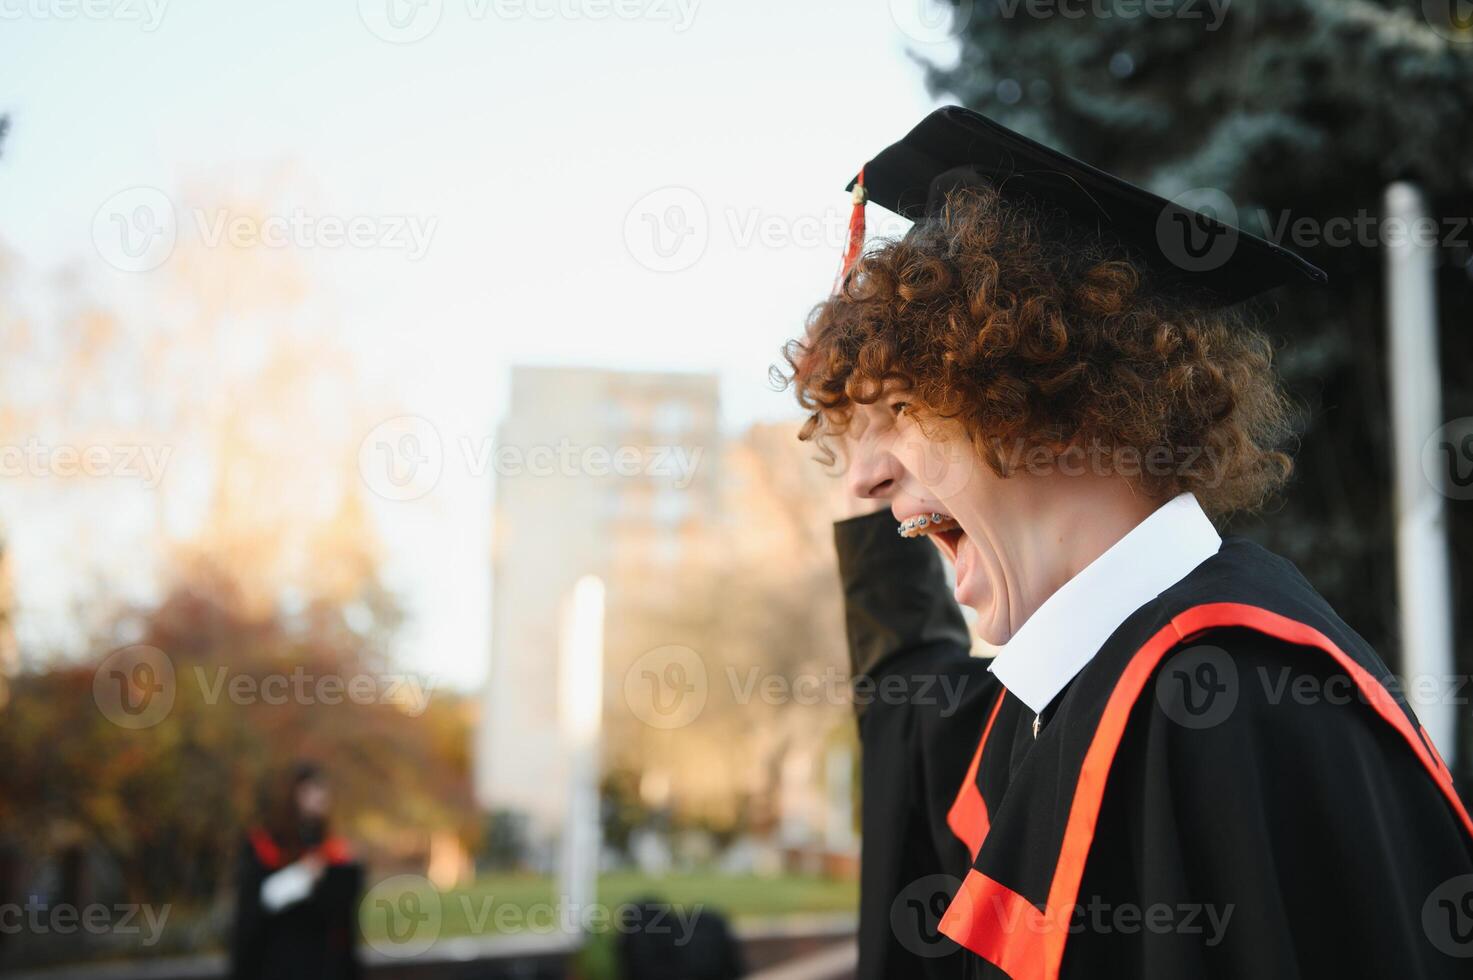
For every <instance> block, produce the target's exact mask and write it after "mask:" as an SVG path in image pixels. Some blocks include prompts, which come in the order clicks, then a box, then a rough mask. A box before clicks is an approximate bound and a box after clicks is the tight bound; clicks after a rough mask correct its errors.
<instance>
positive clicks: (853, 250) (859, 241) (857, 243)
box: [833, 167, 866, 293]
mask: <svg viewBox="0 0 1473 980" xmlns="http://www.w3.org/2000/svg"><path fill="white" fill-rule="evenodd" d="M865 200H866V196H865V191H864V168H863V167H860V168H859V176H858V177H856V178H855V179H854V210H853V211H851V212H849V242H848V245H847V246H846V247H845V248H844V262H843V264H842V265H840V266H839V275H838V276H837V277H835V279H834V290H833V291H834V292H836V293H837V292H838V291H839V289H840V288H842V287H843V285H844V281H845V280H846V279H848V278H849V270H850V269H853V268H854V263H856V262H858V261H859V253H860V252H863V251H864V202H865Z"/></svg>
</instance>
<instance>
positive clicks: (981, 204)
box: [785, 185, 1291, 516]
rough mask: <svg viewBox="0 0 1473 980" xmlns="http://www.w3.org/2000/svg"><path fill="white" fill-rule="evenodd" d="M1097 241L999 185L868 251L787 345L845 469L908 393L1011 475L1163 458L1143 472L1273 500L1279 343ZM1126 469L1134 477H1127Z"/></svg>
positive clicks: (1155, 487) (814, 431)
mask: <svg viewBox="0 0 1473 980" xmlns="http://www.w3.org/2000/svg"><path fill="white" fill-rule="evenodd" d="M1146 268H1147V267H1145V266H1143V265H1142V264H1140V263H1138V262H1134V261H1132V259H1131V257H1130V256H1129V255H1127V254H1125V253H1124V252H1123V251H1122V249H1121V247H1120V246H1119V245H1118V244H1115V243H1113V242H1112V241H1110V240H1109V239H1106V238H1105V237H1103V236H1101V235H1099V234H1097V233H1078V232H1069V231H1067V230H1064V229H1062V228H1061V227H1060V226H1059V225H1058V224H1057V223H1056V222H1053V221H1051V220H1050V219H1049V218H1048V217H1047V216H1044V215H1041V214H1040V213H1038V212H1037V211H1035V210H1033V209H1032V208H1031V207H1030V206H1028V205H1027V204H1024V203H1020V202H1018V201H1015V200H1009V199H1005V198H1002V197H1001V196H999V195H998V193H997V192H996V191H995V190H994V189H992V188H991V187H989V186H985V185H984V186H968V187H963V188H960V189H958V190H955V191H953V192H952V193H951V194H950V195H949V196H948V198H947V201H946V204H945V206H944V207H943V208H942V209H941V210H940V211H939V213H938V214H936V215H935V216H934V217H932V218H929V219H926V220H924V221H922V222H920V223H919V224H917V225H916V226H915V227H914V228H912V229H911V230H910V231H909V232H908V233H907V234H905V235H904V236H903V237H901V238H899V239H894V240H888V241H885V242H883V243H881V244H879V245H878V247H874V248H872V249H871V250H870V251H868V252H867V253H866V254H865V255H864V256H862V257H861V259H860V260H859V262H858V263H857V264H856V266H855V269H854V270H853V272H852V273H851V274H850V276H849V277H848V279H847V280H846V282H845V283H844V286H843V288H842V289H841V290H840V291H839V292H838V293H837V294H835V295H834V296H832V297H831V298H829V299H828V300H827V301H825V302H823V303H821V304H820V305H819V306H817V307H816V308H815V309H814V311H813V313H812V314H811V315H810V317H809V320H808V327H807V333H806V337H805V338H803V339H801V340H793V341H790V342H789V343H788V345H787V347H786V349H785V356H786V358H787V361H788V365H789V372H788V374H787V375H786V379H787V380H788V381H789V382H791V383H792V384H793V385H794V387H795V389H796V392H797V396H798V401H799V404H801V405H802V406H803V407H804V408H806V409H808V410H810V411H811V412H812V415H811V416H810V417H809V419H808V421H807V423H806V424H805V425H804V427H803V430H802V433H801V436H802V438H805V439H816V440H817V441H818V443H819V445H820V446H821V447H823V452H824V454H825V456H826V457H827V458H828V459H829V460H830V461H832V459H833V458H834V456H833V452H832V450H831V449H830V448H829V447H827V445H826V444H825V443H824V440H823V437H824V435H826V434H839V433H842V432H843V431H844V429H845V427H846V426H847V424H848V421H849V417H850V415H851V412H852V408H853V405H854V404H855V403H860V404H872V403H874V402H875V401H877V400H878V399H879V398H880V397H881V396H882V395H883V394H884V393H885V392H886V391H887V390H888V388H887V385H891V384H893V385H898V386H899V387H901V388H903V389H905V390H906V391H907V396H906V397H907V400H908V401H911V402H912V403H913V404H916V405H917V406H918V407H919V408H920V409H921V412H922V415H921V418H922V419H923V420H924V418H926V417H937V418H946V419H955V420H957V421H959V422H960V423H962V425H963V426H964V428H965V431H966V432H967V433H968V434H969V435H970V437H971V439H972V442H973V444H974V445H975V446H976V447H977V449H978V451H979V453H980V454H981V456H982V458H983V459H985V460H986V461H987V463H988V465H989V466H990V467H991V468H992V469H993V470H994V472H996V473H998V475H1000V476H1007V475H1008V473H1009V472H1010V471H1011V469H1012V464H1010V462H1009V460H1013V461H1016V459H1017V458H1018V455H1017V450H1018V448H1019V447H1024V448H1026V449H1028V450H1030V451H1034V450H1036V449H1037V448H1039V447H1043V448H1045V449H1046V450H1048V451H1049V452H1052V453H1057V452H1059V451H1060V450H1061V449H1064V448H1068V447H1074V448H1079V447H1086V446H1088V447H1094V448H1095V449H1096V450H1103V452H1104V453H1105V454H1106V457H1107V458H1109V459H1118V458H1119V454H1120V452H1121V451H1122V450H1129V451H1132V452H1133V453H1135V454H1137V455H1136V456H1135V458H1136V459H1140V458H1141V455H1140V454H1145V453H1150V452H1155V453H1158V456H1157V457H1156V459H1158V460H1163V461H1164V460H1165V459H1166V456H1165V455H1159V454H1163V453H1169V454H1170V459H1171V465H1169V466H1140V467H1138V468H1137V469H1136V470H1135V471H1133V472H1131V473H1130V476H1131V478H1132V479H1133V480H1135V481H1136V483H1137V484H1138V485H1139V486H1141V488H1142V489H1143V490H1144V491H1145V492H1147V493H1149V494H1151V495H1154V496H1159V497H1162V498H1165V497H1169V496H1172V495H1174V494H1177V493H1180V492H1182V491H1191V492H1193V493H1195V494H1196V496H1197V498H1198V500H1199V501H1201V503H1202V506H1203V507H1204V509H1206V510H1207V512H1208V513H1209V514H1213V515H1214V516H1221V515H1226V514H1229V513H1231V512H1234V511H1238V510H1251V509H1254V508H1257V507H1259V506H1261V505H1262V504H1263V503H1264V502H1265V501H1266V499H1267V498H1269V497H1270V496H1271V495H1272V494H1273V493H1274V492H1275V491H1276V490H1278V489H1279V488H1280V487H1281V486H1282V484H1283V483H1284V481H1285V479H1286V478H1287V477H1288V474H1289V470H1290V461H1289V457H1288V455H1287V454H1285V453H1284V452H1283V451H1282V450H1281V447H1282V445H1283V444H1284V443H1285V442H1286V441H1287V440H1288V438H1289V437H1290V435H1291V428H1290V425H1289V411H1288V403H1287V401H1286V399H1285V397H1284V394H1283V392H1282V389H1281V388H1280V386H1279V384H1278V381H1277V379H1276V377H1275V375H1274V373H1273V370H1272V367H1271V353H1272V352H1271V348H1270V346H1269V344H1268V342H1267V340H1266V339H1265V338H1264V337H1263V336H1262V335H1261V334H1260V333H1259V332H1257V331H1256V330H1255V329H1254V328H1253V325H1252V323H1251V322H1250V321H1249V319H1248V318H1247V317H1246V316H1245V315H1243V314H1242V313H1241V312H1238V311H1232V310H1227V311H1225V310H1220V309H1212V308H1208V307H1205V306H1201V305H1198V304H1194V303H1192V302H1191V301H1190V300H1188V299H1185V298H1183V297H1181V296H1180V295H1174V294H1171V293H1168V292H1166V291H1165V290H1164V289H1156V288H1154V284H1153V283H1152V281H1151V279H1150V275H1149V272H1148V271H1146ZM1122 472H1123V470H1122Z"/></svg>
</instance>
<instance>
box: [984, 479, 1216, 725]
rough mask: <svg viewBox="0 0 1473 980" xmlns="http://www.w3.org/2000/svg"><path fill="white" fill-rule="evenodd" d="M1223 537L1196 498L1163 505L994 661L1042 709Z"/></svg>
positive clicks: (1003, 677) (1048, 604)
mask: <svg viewBox="0 0 1473 980" xmlns="http://www.w3.org/2000/svg"><path fill="white" fill-rule="evenodd" d="M1221 545H1222V538H1220V537H1219V536H1218V534H1217V529H1216V528H1214V527H1213V526H1212V521H1210V520H1209V519H1208V518H1207V515H1206V514H1205V513H1204V512H1203V511H1202V506H1201V504H1199V503H1197V498H1196V497H1194V496H1192V495H1191V494H1190V493H1183V494H1181V495H1179V496H1177V497H1175V498H1173V499H1172V500H1170V501H1168V502H1166V503H1165V504H1162V505H1161V507H1160V508H1158V509H1157V510H1156V512H1155V513H1153V514H1152V515H1151V516H1150V517H1147V518H1146V519H1145V520H1143V521H1141V522H1140V523H1139V524H1137V525H1136V526H1135V528H1133V529H1132V530H1131V531H1130V533H1128V534H1126V535H1125V537H1123V538H1121V539H1120V540H1119V541H1117V542H1115V543H1114V544H1113V545H1111V546H1110V548H1109V549H1108V550H1107V551H1106V552H1105V553H1104V554H1102V555H1100V557H1098V558H1096V559H1095V560H1094V561H1092V562H1090V563H1089V564H1088V565H1086V566H1085V567H1084V569H1083V570H1082V571H1081V572H1080V573H1079V574H1078V575H1075V576H1074V577H1073V578H1071V579H1070V580H1069V581H1067V582H1065V583H1064V584H1063V585H1062V586H1060V587H1059V590H1058V591H1057V592H1055V593H1054V594H1053V595H1051V596H1049V597H1048V598H1047V599H1045V600H1044V603H1043V605H1041V606H1039V607H1038V610H1037V611H1036V612H1035V613H1034V614H1033V615H1032V616H1029V617H1028V620H1027V622H1025V623H1024V624H1023V625H1022V627H1021V628H1019V630H1018V632H1017V633H1014V634H1013V637H1012V639H1010V640H1008V642H1007V643H1006V644H1005V645H1003V646H1002V647H999V648H998V654H997V656H996V657H994V658H993V661H992V666H991V667H990V668H989V669H990V670H991V671H992V672H993V673H994V674H996V675H997V678H998V679H999V680H1000V681H1002V684H1003V686H1004V687H1006V688H1007V689H1008V690H1009V691H1011V692H1012V693H1013V694H1014V696H1016V697H1017V698H1018V700H1020V701H1022V702H1023V703H1024V704H1026V705H1027V706H1028V707H1029V708H1030V709H1032V711H1033V713H1034V714H1038V713H1040V712H1041V711H1043V709H1044V708H1046V707H1048V705H1049V702H1051V701H1053V699H1054V698H1055V697H1056V696H1057V695H1058V693H1059V692H1060V691H1062V690H1063V689H1064V688H1065V686H1067V685H1068V683H1069V682H1070V681H1072V680H1073V679H1074V675H1076V674H1078V673H1079V671H1080V670H1082V669H1083V668H1084V665H1085V664H1087V663H1089V661H1090V658H1092V657H1093V656H1094V655H1095V654H1096V653H1098V652H1099V649H1100V647H1102V646H1104V644H1105V641H1106V640H1108V639H1109V638H1110V634H1111V633H1114V632H1115V630H1116V629H1117V628H1118V627H1119V626H1120V624H1121V623H1123V622H1125V620H1126V619H1127V618H1129V617H1130V614H1131V613H1133V612H1135V611H1136V610H1137V609H1139V608H1140V607H1141V606H1144V605H1145V604H1146V603H1148V602H1150V601H1151V600H1152V599H1154V598H1156V597H1157V596H1159V595H1160V594H1161V593H1162V592H1165V591H1166V590H1167V589H1169V588H1171V587H1172V586H1173V585H1175V584H1176V583H1177V582H1180V581H1181V580H1182V579H1184V578H1186V576H1187V573H1188V572H1190V571H1191V570H1192V569H1194V568H1196V567H1197V566H1198V565H1200V564H1202V562H1204V561H1206V560H1207V559H1208V558H1211V557H1212V556H1213V555H1215V554H1217V549H1218V548H1219V547H1220V546H1221Z"/></svg>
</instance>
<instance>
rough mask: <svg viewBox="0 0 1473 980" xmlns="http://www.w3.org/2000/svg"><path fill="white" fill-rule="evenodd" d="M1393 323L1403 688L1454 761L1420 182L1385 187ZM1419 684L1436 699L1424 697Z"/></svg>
mask: <svg viewBox="0 0 1473 980" xmlns="http://www.w3.org/2000/svg"><path fill="white" fill-rule="evenodd" d="M1385 212H1386V220H1387V222H1388V229H1387V231H1388V234H1387V236H1386V238H1387V247H1386V322H1387V329H1388V331H1389V334H1390V337H1389V344H1388V348H1389V350H1390V377H1391V425H1392V436H1393V440H1392V441H1393V446H1394V451H1393V455H1392V478H1393V481H1394V484H1395V491H1396V492H1395V507H1396V584H1397V599H1398V607H1399V608H1400V611H1401V649H1402V661H1401V662H1402V671H1403V673H1404V674H1405V681H1406V683H1407V687H1406V693H1407V695H1408V700H1410V701H1411V702H1412V707H1413V709H1414V710H1415V711H1416V712H1417V717H1418V718H1420V719H1421V721H1422V725H1423V726H1424V727H1425V728H1426V729H1427V734H1428V735H1430V736H1431V738H1432V741H1433V743H1434V744H1436V746H1437V748H1438V750H1439V751H1440V752H1441V753H1442V756H1443V758H1444V759H1445V760H1446V761H1447V763H1448V765H1449V766H1451V765H1452V764H1453V757H1454V756H1455V755H1456V754H1457V745H1456V741H1455V739H1456V714H1455V712H1454V711H1453V706H1452V704H1451V703H1450V701H1451V699H1449V698H1446V697H1444V696H1443V695H1445V694H1446V693H1447V692H1449V691H1450V690H1451V688H1450V687H1449V684H1450V681H1451V678H1452V673H1453V638H1452V600H1451V595H1450V587H1449V569H1448V555H1447V528H1446V520H1445V516H1444V506H1443V505H1444V501H1445V498H1444V495H1443V488H1442V487H1438V486H1434V485H1433V484H1432V483H1431V482H1430V481H1429V479H1428V478H1427V476H1426V474H1425V473H1424V471H1423V469H1422V447H1423V446H1424V445H1425V443H1426V441H1427V440H1428V439H1429V438H1431V436H1432V434H1433V433H1434V432H1436V431H1437V429H1438V428H1439V427H1440V426H1441V425H1442V423H1443V421H1444V420H1443V418H1442V391H1441V373H1440V372H1439V370H1438V363H1437V293H1436V289H1435V284H1434V280H1433V274H1434V271H1435V266H1436V263H1435V258H1436V253H1435V249H1436V248H1437V241H1438V235H1437V233H1436V232H1435V231H1434V232H1432V234H1431V235H1430V236H1429V235H1428V234H1427V233H1426V230H1425V227H1424V226H1425V225H1426V224H1427V212H1426V205H1425V204H1424V203H1423V200H1422V195H1421V193H1420V192H1419V191H1418V190H1417V188H1416V187H1414V186H1412V185H1411V184H1406V183H1396V184H1392V185H1391V186H1390V187H1388V188H1386V196H1385ZM1419 684H1420V685H1422V687H1421V690H1422V691H1424V692H1426V691H1435V692H1437V696H1436V697H1426V696H1423V697H1418V696H1417V692H1418V686H1417V685H1419Z"/></svg>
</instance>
